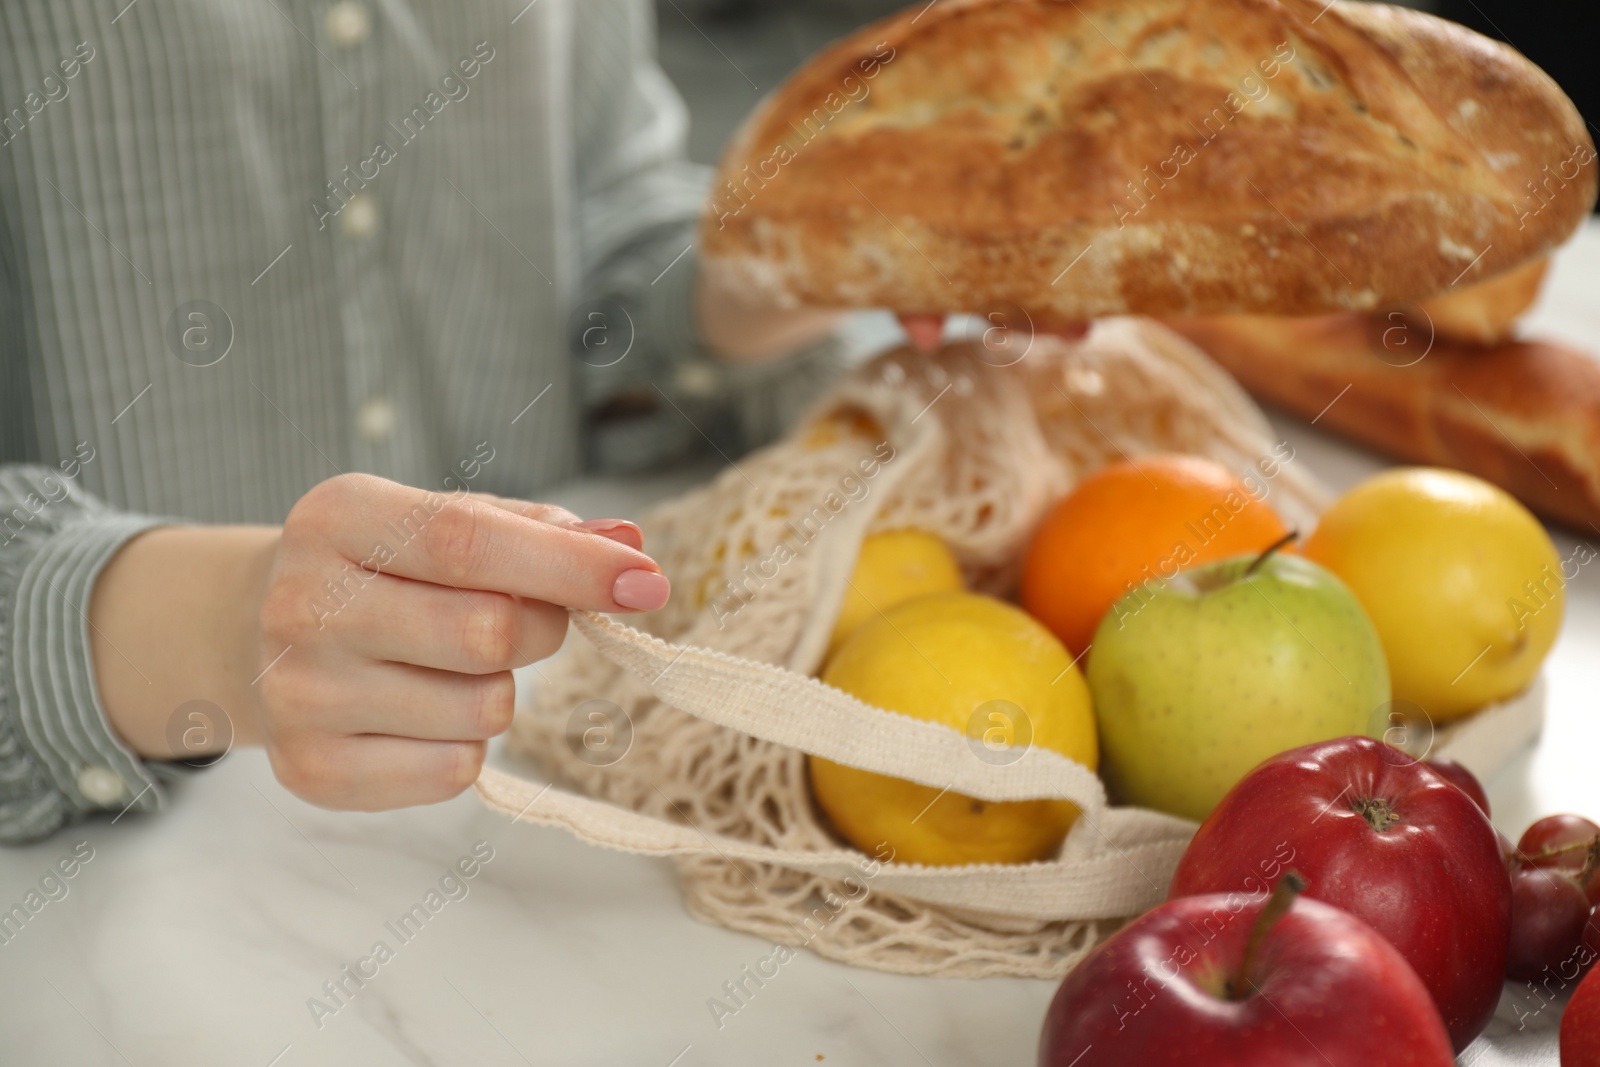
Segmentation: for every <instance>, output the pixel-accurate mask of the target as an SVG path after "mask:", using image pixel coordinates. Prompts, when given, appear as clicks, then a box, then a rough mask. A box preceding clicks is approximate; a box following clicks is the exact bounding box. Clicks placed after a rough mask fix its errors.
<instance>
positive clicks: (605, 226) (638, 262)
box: [568, 0, 840, 471]
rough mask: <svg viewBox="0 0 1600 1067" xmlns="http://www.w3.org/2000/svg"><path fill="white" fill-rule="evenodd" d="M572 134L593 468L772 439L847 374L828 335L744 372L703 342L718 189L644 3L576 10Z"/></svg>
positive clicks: (582, 356)
mask: <svg viewBox="0 0 1600 1067" xmlns="http://www.w3.org/2000/svg"><path fill="white" fill-rule="evenodd" d="M577 11H578V15H577V24H576V27H575V43H576V48H575V52H576V55H575V57H574V62H573V72H574V73H573V77H574V80H575V83H574V86H573V96H572V100H573V138H574V144H575V145H576V150H577V151H576V155H577V159H576V167H577V184H578V192H579V203H580V205H581V206H580V218H579V220H578V229H579V244H580V249H581V261H582V265H583V279H584V282H583V286H582V291H581V293H580V299H579V303H578V306H577V307H575V308H574V309H573V312H572V315H571V316H570V317H569V320H568V341H569V347H570V348H571V351H572V354H573V358H574V359H575V360H576V361H577V363H578V367H577V370H578V382H579V388H580V395H581V396H582V398H583V402H584V404H585V408H586V411H587V412H588V415H589V420H588V421H589V442H588V444H589V459H590V461H591V465H593V466H597V467H599V468H601V469H603V470H609V471H626V470H629V469H638V468H640V467H643V466H648V465H654V464H656V463H660V462H665V461H669V460H671V459H674V458H677V457H679V456H681V455H683V454H684V453H685V452H686V451H688V450H689V449H690V448H692V447H697V446H701V445H703V444H704V443H709V444H710V445H711V446H712V447H713V448H715V449H717V450H718V451H720V452H722V453H723V454H724V455H725V456H727V455H735V454H738V453H740V452H744V451H746V450H748V449H749V448H752V447H755V446H757V445H760V444H764V443H766V441H767V440H770V439H771V438H772V437H774V436H776V435H777V434H778V433H779V432H781V430H782V429H783V428H784V427H785V426H786V425H787V424H788V423H789V422H790V421H792V419H793V417H794V416H795V415H796V414H797V413H798V412H799V411H800V410H801V409H802V408H803V407H804V406H805V405H807V404H808V403H809V402H810V400H811V399H812V397H813V396H814V395H815V394H816V393H817V392H818V391H820V389H821V387H822V385H823V384H824V383H825V382H827V381H829V380H831V379H832V377H833V376H834V375H835V374H836V373H837V371H838V368H839V366H840V354H839V348H838V345H837V344H836V343H834V342H833V341H832V340H829V341H826V342H824V343H822V344H819V345H815V346H812V347H810V348H808V349H806V350H804V351H801V352H797V353H794V354H792V355H791V356H790V357H789V358H788V359H785V360H783V361H779V362H775V363H769V364H764V365H740V366H735V365H732V364H728V363H725V362H723V361H721V360H719V359H717V358H716V357H715V356H714V355H713V354H712V353H711V352H710V351H709V350H707V349H706V347H705V346H704V345H703V344H702V342H701V340H700V336H699V331H698V328H697V326H696V323H695V315H694V289H695V280H696V275H697V271H698V265H697V262H696V258H697V257H696V253H695V249H694V239H695V228H696V225H697V221H698V219H699V216H700V211H701V207H702V205H703V204H704V202H705V197H706V191H707V188H708V185H709V182H710V177H711V175H710V171H709V169H708V168H706V167H703V166H700V165H698V164H695V163H691V162H690V161H689V160H688V158H687V148H686V146H687V137H688V128H689V120H688V112H687V110H686V108H685V107H684V103H683V100H682V98H681V97H680V96H679V95H678V93H677V90H676V89H675V88H674V87H673V85H672V83H671V82H670V81H669V80H668V79H667V76H666V74H665V73H664V72H663V71H662V69H661V67H660V65H659V64H658V63H657V62H656V59H655V41H656V33H655V20H654V14H653V11H652V8H651V6H650V4H649V3H648V2H647V0H585V2H584V3H583V4H581V5H577Z"/></svg>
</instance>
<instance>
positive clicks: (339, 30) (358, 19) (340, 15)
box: [322, 0, 372, 48]
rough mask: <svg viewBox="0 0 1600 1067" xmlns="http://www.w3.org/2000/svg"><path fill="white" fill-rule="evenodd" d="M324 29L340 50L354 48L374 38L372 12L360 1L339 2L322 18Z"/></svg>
mask: <svg viewBox="0 0 1600 1067" xmlns="http://www.w3.org/2000/svg"><path fill="white" fill-rule="evenodd" d="M322 29H323V31H324V32H325V33H327V35H328V40H330V41H332V42H333V43H334V44H335V45H337V46H338V47H340V48H354V47H355V46H356V45H358V44H361V43H362V42H363V41H365V40H366V39H367V38H368V37H370V36H372V12H370V11H368V10H367V5H366V4H363V3H361V2H360V0H339V2H338V3H337V4H334V5H332V6H331V7H329V8H328V13H327V14H326V15H324V16H323V17H322Z"/></svg>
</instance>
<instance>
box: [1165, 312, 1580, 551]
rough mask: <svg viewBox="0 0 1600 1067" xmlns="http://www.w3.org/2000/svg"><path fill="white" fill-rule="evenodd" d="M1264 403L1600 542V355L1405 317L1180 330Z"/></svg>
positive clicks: (1190, 325) (1222, 323)
mask: <svg viewBox="0 0 1600 1067" xmlns="http://www.w3.org/2000/svg"><path fill="white" fill-rule="evenodd" d="M1170 325H1171V326H1172V327H1173V328H1174V329H1175V330H1177V331H1178V332H1179V333H1181V334H1183V335H1184V336H1186V337H1188V338H1189V340H1191V341H1193V342H1194V343H1195V344H1196V345H1198V346H1199V347H1200V348H1201V349H1202V350H1204V351H1205V352H1207V353H1208V354H1210V356H1211V357H1212V359H1214V360H1215V361H1216V362H1217V363H1219V364H1221V365H1222V367H1224V368H1225V369H1226V370H1228V371H1229V372H1230V373H1232V374H1233V376H1234V377H1235V378H1237V379H1238V380H1239V382H1240V384H1242V385H1243V386H1244V387H1245V388H1246V389H1247V390H1249V391H1250V392H1251V393H1253V394H1254V395H1255V396H1256V397H1257V398H1259V399H1261V400H1264V401H1266V402H1268V403H1271V404H1275V405H1278V406H1280V407H1282V408H1285V409H1287V410H1288V411H1291V412H1293V413H1295V414H1297V415H1301V416H1303V417H1305V418H1307V419H1310V420H1312V421H1313V422H1315V423H1316V424H1317V425H1318V426H1323V427H1327V428H1329V429H1333V430H1337V431H1339V432H1340V433H1343V434H1345V435H1346V436H1348V437H1351V438H1353V439H1354V440H1356V441H1359V442H1361V443H1363V444H1366V445H1369V446H1371V447H1373V448H1375V449H1378V450H1379V451H1382V452H1385V453H1388V454H1389V455H1391V456H1395V457H1398V458H1399V459H1402V460H1407V461H1410V462H1414V463H1423V464H1431V465H1439V466H1446V467H1455V468H1458V469H1460V470H1464V471H1467V472H1469V473H1471V474H1476V475H1478V476H1479V477H1481V478H1484V479H1487V480H1488V481H1491V482H1494V483H1495V484H1496V485H1499V486H1500V487H1501V488H1503V489H1505V490H1507V491H1508V492H1510V493H1512V494H1513V495H1514V496H1516V497H1517V498H1518V499H1520V500H1521V501H1522V502H1523V503H1525V504H1527V505H1528V507H1529V508H1531V509H1532V510H1533V511H1536V512H1538V513H1539V514H1541V515H1543V516H1545V517H1546V518H1549V519H1554V520H1556V521H1559V522H1563V523H1566V524H1569V525H1570V526H1572V527H1573V528H1574V529H1576V530H1578V531H1580V532H1581V533H1584V534H1588V533H1591V532H1594V533H1600V360H1596V359H1595V357H1593V356H1591V355H1589V354H1587V353H1585V352H1581V351H1579V350H1577V349H1574V348H1569V347H1567V346H1565V345H1562V344H1558V343H1554V342H1549V341H1511V342H1506V343H1503V344H1500V345H1496V346H1493V347H1482V346H1477V345H1472V344H1462V343H1459V342H1455V341H1451V340H1449V339H1447V338H1444V337H1442V336H1430V333H1429V331H1428V330H1427V328H1426V325H1425V324H1423V325H1420V326H1419V325H1417V324H1415V323H1413V322H1411V321H1409V320H1408V319H1407V318H1406V317H1405V316H1404V315H1403V314H1402V313H1400V312H1394V313H1392V314H1391V315H1389V316H1369V315H1358V314H1345V315H1333V316H1321V317H1315V318H1307V319H1285V318H1268V317H1263V316H1218V317H1214V318H1207V319H1189V320H1183V321H1175V322H1172V323H1171V324H1170Z"/></svg>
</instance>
